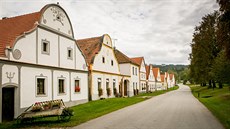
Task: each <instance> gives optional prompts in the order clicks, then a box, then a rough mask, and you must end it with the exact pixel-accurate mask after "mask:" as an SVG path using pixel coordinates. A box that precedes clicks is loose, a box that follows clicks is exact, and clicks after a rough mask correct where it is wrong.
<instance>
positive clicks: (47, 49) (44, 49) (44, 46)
mask: <svg viewBox="0 0 230 129" xmlns="http://www.w3.org/2000/svg"><path fill="white" fill-rule="evenodd" d="M41 50H42V54H47V55H49V54H50V42H49V41H47V40H46V39H45V40H42V49H41Z"/></svg>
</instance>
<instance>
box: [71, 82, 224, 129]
mask: <svg viewBox="0 0 230 129" xmlns="http://www.w3.org/2000/svg"><path fill="white" fill-rule="evenodd" d="M74 129H223V126H222V125H221V124H220V123H219V122H218V121H217V119H216V118H215V117H214V116H213V115H212V114H211V112H210V111H208V109H207V108H206V107H204V106H203V105H202V104H201V103H200V102H199V101H198V100H197V99H196V98H194V97H193V96H192V94H191V92H190V89H189V87H187V86H183V85H180V88H179V89H178V90H176V91H172V92H169V93H166V94H163V95H160V96H157V97H153V98H151V99H149V100H147V101H144V102H141V103H138V104H135V105H133V106H129V107H126V108H124V109H121V110H118V111H115V112H113V113H110V114H107V115H105V116H102V117H99V118H96V119H94V120H91V121H89V122H86V123H84V124H81V125H79V126H76V127H74Z"/></svg>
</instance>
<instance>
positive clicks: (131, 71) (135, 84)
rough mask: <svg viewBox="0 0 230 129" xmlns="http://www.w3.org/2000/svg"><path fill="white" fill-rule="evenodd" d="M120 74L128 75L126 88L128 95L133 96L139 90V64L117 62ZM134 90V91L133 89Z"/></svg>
mask: <svg viewBox="0 0 230 129" xmlns="http://www.w3.org/2000/svg"><path fill="white" fill-rule="evenodd" d="M119 66H120V71H121V74H122V75H128V76H130V86H129V89H128V96H133V95H134V94H136V93H135V92H137V90H139V84H140V82H139V66H137V65H133V64H131V63H123V64H119ZM134 90H135V91H134Z"/></svg>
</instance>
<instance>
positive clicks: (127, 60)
mask: <svg viewBox="0 0 230 129" xmlns="http://www.w3.org/2000/svg"><path fill="white" fill-rule="evenodd" d="M114 53H115V56H116V58H117V61H118V63H119V64H122V63H131V64H134V65H138V64H137V63H136V62H134V61H133V60H131V59H130V58H129V57H128V56H126V55H125V54H123V53H122V52H121V51H119V50H117V49H115V50H114ZM138 66H139V65H138Z"/></svg>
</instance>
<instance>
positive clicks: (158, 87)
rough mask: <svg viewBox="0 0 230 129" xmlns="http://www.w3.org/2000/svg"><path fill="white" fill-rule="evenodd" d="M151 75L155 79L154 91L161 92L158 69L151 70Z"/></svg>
mask: <svg viewBox="0 0 230 129" xmlns="http://www.w3.org/2000/svg"><path fill="white" fill-rule="evenodd" d="M153 74H154V77H155V87H156V90H162V83H161V75H160V69H159V68H153Z"/></svg>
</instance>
